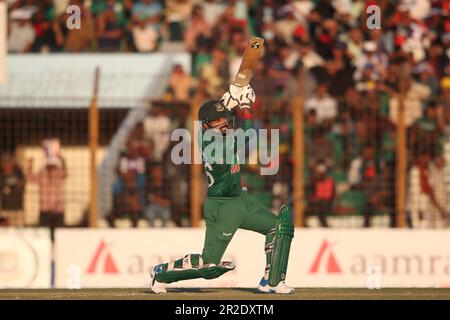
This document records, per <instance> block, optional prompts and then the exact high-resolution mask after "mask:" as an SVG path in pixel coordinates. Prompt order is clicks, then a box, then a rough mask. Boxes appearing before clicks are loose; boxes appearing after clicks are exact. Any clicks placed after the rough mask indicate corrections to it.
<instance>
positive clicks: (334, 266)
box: [309, 240, 342, 273]
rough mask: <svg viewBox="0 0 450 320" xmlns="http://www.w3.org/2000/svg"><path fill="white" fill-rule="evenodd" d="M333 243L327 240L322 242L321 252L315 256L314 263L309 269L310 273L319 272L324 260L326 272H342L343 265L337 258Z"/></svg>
mask: <svg viewBox="0 0 450 320" xmlns="http://www.w3.org/2000/svg"><path fill="white" fill-rule="evenodd" d="M332 248H333V246H332V244H331V243H329V242H328V241H327V240H324V241H323V242H322V245H321V246H320V249H319V252H318V253H317V255H316V257H315V258H314V261H313V264H312V265H311V268H310V269H309V273H318V272H319V269H320V266H321V265H322V261H325V272H326V273H342V271H341V267H340V266H339V263H338V262H337V260H336V257H335V255H334V253H333V251H332Z"/></svg>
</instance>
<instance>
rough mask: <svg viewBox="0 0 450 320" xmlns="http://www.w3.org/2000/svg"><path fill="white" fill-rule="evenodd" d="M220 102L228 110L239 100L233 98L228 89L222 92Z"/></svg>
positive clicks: (234, 106) (236, 104)
mask: <svg viewBox="0 0 450 320" xmlns="http://www.w3.org/2000/svg"><path fill="white" fill-rule="evenodd" d="M220 102H222V103H223V105H224V106H225V108H227V109H228V110H232V109H234V108H236V107H237V106H238V105H239V101H238V100H237V99H233V97H232V96H231V93H230V91H227V92H225V93H224V95H223V96H222V98H220Z"/></svg>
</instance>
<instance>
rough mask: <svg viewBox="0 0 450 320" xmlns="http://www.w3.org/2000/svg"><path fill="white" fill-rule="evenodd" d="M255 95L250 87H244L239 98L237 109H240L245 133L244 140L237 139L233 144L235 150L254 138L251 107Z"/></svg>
mask: <svg viewBox="0 0 450 320" xmlns="http://www.w3.org/2000/svg"><path fill="white" fill-rule="evenodd" d="M255 99H256V95H255V92H254V91H253V89H252V87H250V85H248V86H246V87H245V88H244V89H243V90H242V93H241V95H240V96H239V100H238V101H239V107H240V108H241V118H242V129H243V130H244V133H245V139H243V140H242V139H237V143H236V144H235V146H236V150H239V149H240V148H242V147H244V146H245V145H247V144H248V143H249V142H250V140H251V139H253V138H254V137H255V136H256V131H255V130H254V129H255V125H254V123H253V114H252V110H251V109H252V107H253V103H254V102H255Z"/></svg>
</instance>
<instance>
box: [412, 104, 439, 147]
mask: <svg viewBox="0 0 450 320" xmlns="http://www.w3.org/2000/svg"><path fill="white" fill-rule="evenodd" d="M437 110H438V109H437V104H436V102H434V101H432V102H429V103H428V106H427V108H426V109H425V115H424V116H423V117H421V118H420V119H418V120H417V121H416V122H415V123H414V125H413V126H412V127H411V130H410V134H409V139H410V142H409V144H410V146H411V151H412V152H413V154H418V150H419V148H420V149H421V150H424V151H426V152H427V153H429V154H430V155H432V156H435V155H437V154H439V153H441V152H442V145H441V143H440V138H441V135H442V132H443V122H442V121H439V119H438V113H437Z"/></svg>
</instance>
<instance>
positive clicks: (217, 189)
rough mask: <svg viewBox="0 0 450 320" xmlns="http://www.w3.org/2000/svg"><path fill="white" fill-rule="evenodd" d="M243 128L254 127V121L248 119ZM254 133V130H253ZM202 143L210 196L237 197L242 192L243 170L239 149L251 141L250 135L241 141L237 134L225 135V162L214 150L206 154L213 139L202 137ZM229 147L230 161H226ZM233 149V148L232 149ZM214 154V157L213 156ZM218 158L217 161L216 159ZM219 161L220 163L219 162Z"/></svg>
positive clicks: (223, 146)
mask: <svg viewBox="0 0 450 320" xmlns="http://www.w3.org/2000/svg"><path fill="white" fill-rule="evenodd" d="M242 129H243V130H244V131H246V130H247V129H254V125H253V121H252V120H251V119H246V120H244V121H243V127H242ZM252 131H253V133H254V130H252ZM201 137H202V136H200V140H201V141H200V145H201V148H202V154H203V156H202V159H203V166H204V170H205V174H206V176H207V178H208V197H236V196H239V195H240V194H241V189H242V188H241V172H240V171H241V170H240V165H239V159H238V150H239V149H240V148H241V147H243V146H245V144H246V143H247V142H248V141H249V138H250V136H249V137H247V138H246V139H244V140H243V141H241V140H242V139H237V138H236V136H235V135H228V136H223V138H224V143H223V144H222V152H223V153H222V159H223V163H220V162H219V161H217V159H219V158H220V157H217V156H215V153H214V152H211V154H209V153H208V154H205V152H204V151H205V148H207V147H208V145H210V144H211V143H213V142H214V141H215V140H214V139H212V141H207V140H205V139H202V138H201ZM227 148H228V150H229V152H228V153H229V156H228V157H229V158H230V160H232V161H230V162H229V163H227V162H228V161H226V160H225V159H226V152H227ZM230 149H231V150H230ZM209 155H212V156H213V158H211V156H209ZM214 159H216V161H214ZM217 162H219V163H217Z"/></svg>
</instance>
